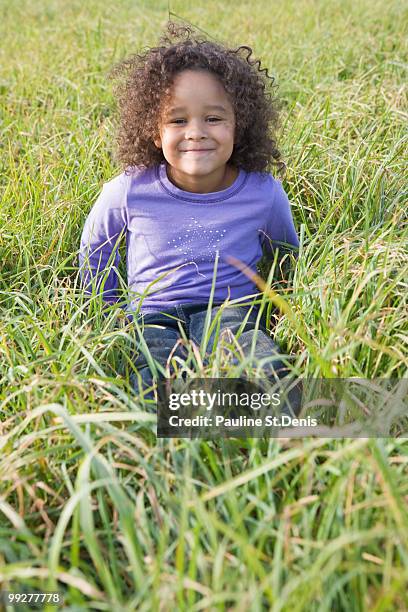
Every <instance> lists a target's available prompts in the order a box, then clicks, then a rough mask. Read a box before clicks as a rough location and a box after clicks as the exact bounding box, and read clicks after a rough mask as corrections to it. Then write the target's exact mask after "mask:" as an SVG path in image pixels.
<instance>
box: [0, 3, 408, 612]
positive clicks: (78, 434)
mask: <svg viewBox="0 0 408 612" xmlns="http://www.w3.org/2000/svg"><path fill="white" fill-rule="evenodd" d="M170 4H171V6H170V8H171V10H172V11H173V12H174V13H175V14H177V15H180V16H182V17H184V18H186V19H188V20H189V21H192V22H193V23H195V24H197V25H198V26H200V27H201V28H202V29H204V30H205V31H207V32H208V33H209V34H211V35H213V36H215V37H216V38H218V39H222V40H226V41H230V42H231V44H233V45H238V44H250V45H253V46H254V48H255V50H256V53H257V54H258V55H259V56H261V58H263V59H264V60H265V62H266V64H267V65H268V66H269V67H270V69H271V72H272V73H273V74H275V75H276V77H277V81H278V83H279V90H278V93H279V95H280V96H281V98H282V101H283V104H284V111H283V126H282V135H281V146H282V149H283V152H284V157H285V159H286V161H287V173H286V177H285V179H284V184H285V188H286V190H287V191H288V193H289V195H290V199H291V202H292V210H293V214H294V217H295V222H296V225H297V228H298V229H299V233H300V235H301V238H302V241H301V242H302V244H301V251H300V255H299V259H298V262H297V264H296V267H295V269H294V272H293V275H292V278H291V281H290V282H289V283H285V282H282V281H280V282H279V283H276V282H275V283H273V284H272V288H273V289H274V290H275V291H277V294H278V295H279V296H280V297H281V298H283V299H284V300H285V303H286V304H287V305H288V308H289V310H286V311H285V308H282V309H279V308H277V305H278V302H277V301H276V300H270V299H269V298H268V297H267V296H266V297H265V296H264V298H263V299H264V302H265V306H266V307H267V308H269V310H270V314H271V323H272V328H273V333H274V336H275V339H276V340H277V341H278V342H280V343H281V344H282V345H283V347H284V348H285V350H286V351H287V352H290V353H291V354H293V355H295V356H296V359H295V361H294V363H293V364H292V368H293V372H294V373H299V374H301V375H302V376H337V377H364V378H375V377H407V338H408V334H407V328H408V326H407V322H408V315H407V313H408V309H407V297H406V296H407V283H406V278H407V270H408V265H407V264H408V255H407V244H408V230H407V215H406V186H405V181H404V178H405V177H404V167H405V165H406V154H405V151H406V130H405V125H406V118H407V115H406V89H405V80H406V66H407V64H406V35H405V34H406V33H405V30H404V23H406V17H407V15H406V10H405V9H404V6H403V4H402V3H400V2H397V1H396V0H395V1H394V0H392V1H391V2H389V3H387V4H384V3H382V2H379V1H378V0H374V1H373V2H368V0H360V1H359V2H351V1H349V0H347V1H346V2H343V3H341V4H340V3H336V2H334V1H333V0H330V1H329V0H325V1H322V2H306V1H304V0H300V1H299V2H294V1H290V2H285V3H268V2H265V1H264V0H256V2H254V3H251V6H249V5H248V4H247V3H244V2H236V3H234V6H228V5H225V6H224V5H219V3H216V2H214V1H212V0H210V1H209V2H207V3H205V5H204V4H202V3H201V4H200V3H193V2H187V1H185V2H181V1H177V2H171V3H170ZM0 17H1V21H0V24H1V25H0V28H1V38H2V42H3V45H2V47H1V49H0V53H1V62H0V66H1V67H0V98H1V100H0V109H1V128H2V139H1V141H0V148H1V154H0V164H1V166H0V168H1V177H2V179H1V195H2V204H1V208H0V214H1V217H0V223H1V230H2V231H1V233H0V257H1V264H2V266H1V275H0V307H1V319H0V385H1V391H0V410H1V413H0V414H1V425H0V427H1V431H0V435H1V441H0V446H1V454H0V478H1V480H0V482H1V494H0V581H1V584H2V588H4V589H9V590H21V589H23V588H25V589H26V590H30V589H38V590H50V589H58V590H60V591H62V592H63V593H64V596H65V602H66V603H65V609H67V610H75V611H77V610H88V609H95V610H112V609H117V610H146V611H148V610H169V609H174V608H176V609H181V610H218V609H219V610H231V609H233V610H243V611H246V610H264V609H271V610H274V611H278V610H291V611H292V610H307V611H309V610H316V611H317V610H319V611H320V610H330V611H331V610H352V611H360V610H361V611H362V610H366V609H372V610H375V611H377V612H379V611H388V610H403V609H406V608H407V607H408V599H407V596H406V591H407V586H408V569H407V566H408V564H407V561H408V549H407V541H408V539H407V536H408V516H407V510H406V501H407V499H408V485H407V478H406V464H407V446H406V443H405V442H404V440H402V439H400V440H398V439H392V438H389V439H383V440H367V439H362V440H347V439H346V440H334V439H304V440H294V439H293V440H287V439H284V440H269V441H265V440H233V439H230V440H218V441H197V440H194V441H187V440H157V439H156V436H155V415H154V414H153V413H152V406H151V405H149V404H148V403H147V402H144V401H143V398H141V397H140V395H139V394H138V393H136V392H135V391H134V390H133V389H132V388H131V385H130V384H129V376H130V375H131V374H132V372H134V366H133V361H134V359H133V355H134V352H135V349H136V346H137V342H138V340H139V338H138V333H137V329H136V328H135V326H133V325H130V324H129V323H128V322H127V321H126V320H125V319H124V318H123V317H121V316H120V315H119V313H118V312H117V311H115V310H111V311H110V312H108V313H107V314H106V316H104V315H103V314H102V312H101V304H100V301H98V299H97V298H92V299H91V300H90V299H89V298H87V297H86V296H84V295H83V294H82V292H81V290H80V286H79V282H78V274H77V250H78V246H79V237H80V233H81V230H82V226H83V223H84V220H85V218H86V215H87V213H88V211H89V209H90V207H91V206H92V203H93V201H94V200H95V198H96V196H97V194H98V193H99V191H100V188H101V185H102V183H103V182H104V181H106V180H108V179H110V178H111V177H112V176H113V175H115V174H116V173H117V172H118V169H117V167H116V166H115V164H114V161H113V157H112V147H113V129H114V119H115V117H114V105H113V100H112V96H111V93H110V86H109V83H108V81H107V78H106V75H107V73H108V71H109V69H110V68H111V66H112V64H113V63H114V62H115V61H117V60H119V59H120V58H122V57H124V56H125V55H128V54H129V53H132V52H134V51H136V50H137V49H139V48H141V47H142V46H146V45H150V44H155V43H156V41H157V38H158V32H159V31H160V30H161V29H162V27H163V26H164V24H165V22H166V19H167V2H161V3H160V2H159V3H153V2H147V1H144V2H142V1H139V2H129V1H127V0H121V1H120V2H118V3H116V4H115V6H114V7H113V5H106V4H104V3H102V2H98V1H96V0H90V1H89V2H87V3H85V4H84V3H82V2H79V0H72V1H71V2H69V3H63V2H61V1H60V0H50V1H47V2H45V1H43V2H37V3H29V2H28V1H26V0H17V1H16V2H14V3H9V2H6V1H5V0H3V1H0ZM268 271H269V270H268V268H263V273H264V278H266V277H267V275H268ZM122 272H123V267H122ZM294 322H295V323H296V324H294ZM186 346H187V348H188V350H189V360H187V362H186V363H175V364H174V365H175V366H176V367H177V368H178V369H179V372H180V371H181V370H183V369H184V371H187V372H188V373H190V374H191V375H198V374H202V373H204V375H211V376H217V375H219V374H220V373H223V372H225V371H227V373H229V374H231V373H233V371H232V370H231V369H229V368H228V366H225V364H224V365H223V362H222V354H221V351H220V350H219V351H218V353H217V351H215V352H214V355H213V356H212V360H210V364H209V365H208V366H205V365H203V366H202V367H201V361H200V360H202V355H200V353H199V352H198V351H197V350H195V349H194V347H193V346H192V345H190V344H189V343H188V341H187V339H186ZM244 365H245V364H244ZM241 366H242V364H241ZM223 368H224V370H223Z"/></svg>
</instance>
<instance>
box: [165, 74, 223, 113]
mask: <svg viewBox="0 0 408 612" xmlns="http://www.w3.org/2000/svg"><path fill="white" fill-rule="evenodd" d="M166 98H167V106H168V105H169V104H176V105H177V104H178V103H180V102H183V101H184V100H186V101H191V102H202V103H203V104H206V103H211V102H216V101H217V102H218V101H222V102H224V104H226V105H227V106H230V105H231V104H230V101H229V96H228V94H227V92H226V91H225V88H224V86H223V84H222V82H221V80H220V78H219V77H218V76H217V75H215V74H213V73H211V72H209V71H207V70H183V71H181V72H179V73H177V74H176V75H175V77H174V79H173V81H172V83H171V85H170V87H169V89H168V91H167V96H166Z"/></svg>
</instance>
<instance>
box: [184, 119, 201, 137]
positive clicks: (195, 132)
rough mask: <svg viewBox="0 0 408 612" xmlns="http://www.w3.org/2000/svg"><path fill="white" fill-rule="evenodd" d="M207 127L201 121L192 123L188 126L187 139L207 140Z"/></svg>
mask: <svg viewBox="0 0 408 612" xmlns="http://www.w3.org/2000/svg"><path fill="white" fill-rule="evenodd" d="M205 136H206V131H205V125H203V123H202V122H201V121H190V122H189V123H188V124H187V125H186V138H194V139H195V138H205Z"/></svg>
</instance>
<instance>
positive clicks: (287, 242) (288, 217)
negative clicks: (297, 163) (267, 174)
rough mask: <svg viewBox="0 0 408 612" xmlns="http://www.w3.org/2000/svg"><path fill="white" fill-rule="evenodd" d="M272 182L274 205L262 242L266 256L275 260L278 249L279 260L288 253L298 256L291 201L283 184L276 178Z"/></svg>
mask: <svg viewBox="0 0 408 612" xmlns="http://www.w3.org/2000/svg"><path fill="white" fill-rule="evenodd" d="M271 178H272V177H271ZM272 181H273V185H272V203H271V207H270V210H269V216H268V218H267V221H266V224H265V229H264V233H263V235H262V236H261V242H262V245H263V247H264V251H265V254H266V255H267V256H268V257H270V258H273V255H274V251H275V250H276V249H279V258H281V257H282V256H283V255H284V254H285V253H288V252H293V254H294V255H295V256H296V255H297V251H298V248H299V239H298V236H297V233H296V230H295V226H294V223H293V217H292V212H291V209H290V203H289V199H288V196H287V195H286V192H285V190H284V189H283V187H282V183H281V182H280V181H278V180H276V179H274V178H272Z"/></svg>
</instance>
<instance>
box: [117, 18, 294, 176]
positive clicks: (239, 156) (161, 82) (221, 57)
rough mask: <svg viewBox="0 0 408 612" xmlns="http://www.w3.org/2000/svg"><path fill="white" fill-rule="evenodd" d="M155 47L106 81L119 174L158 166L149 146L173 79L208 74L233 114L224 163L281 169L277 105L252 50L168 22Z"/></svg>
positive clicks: (124, 64)
mask: <svg viewBox="0 0 408 612" xmlns="http://www.w3.org/2000/svg"><path fill="white" fill-rule="evenodd" d="M166 29H167V34H166V33H165V34H164V35H163V36H162V37H161V38H160V40H159V46H158V47H153V48H149V47H148V48H147V50H146V51H144V52H142V53H139V54H134V55H131V56H130V57H128V58H127V59H125V60H123V61H122V62H120V63H118V64H116V65H115V66H114V67H113V68H112V70H111V72H110V77H111V78H112V79H113V80H116V84H115V87H114V93H115V94H116V96H117V100H118V107H119V125H118V130H117V136H116V140H117V151H116V157H117V160H118V162H119V164H120V165H121V166H123V167H124V168H125V171H126V169H127V168H129V167H130V168H132V167H137V166H139V167H144V168H150V167H152V166H154V165H156V164H160V163H161V162H162V161H164V156H163V152H162V150H161V149H159V148H157V147H156V145H155V144H154V139H155V138H157V137H158V135H159V119H158V118H160V117H161V113H162V112H163V110H164V108H165V107H166V103H167V100H168V99H169V97H170V95H171V87H172V84H173V81H174V78H175V76H176V75H177V73H179V72H181V71H182V70H187V69H193V70H194V69H197V70H200V69H201V70H202V69H204V70H208V71H209V72H211V73H212V74H214V75H215V76H217V77H218V78H219V80H220V81H221V83H222V84H223V86H224V89H225V91H226V93H227V95H229V98H230V100H231V103H232V106H233V109H234V112H235V125H236V128H235V137H234V140H235V144H234V149H233V152H232V155H231V157H230V159H229V163H231V164H232V165H234V166H236V167H238V168H243V169H244V170H246V171H247V172H251V171H252V172H266V171H267V170H268V167H269V165H270V164H272V165H277V166H278V168H279V170H281V169H282V168H283V167H284V163H283V162H282V161H280V158H281V155H280V152H279V150H278V148H277V145H276V140H275V135H276V132H277V129H278V126H279V104H278V101H277V99H276V97H275V96H274V95H272V93H271V92H270V91H268V86H270V87H271V89H272V87H273V83H274V78H273V77H271V76H270V75H269V74H268V70H267V69H266V68H261V62H260V61H259V60H255V59H254V58H252V57H251V56H252V49H251V47H248V46H246V45H242V46H240V47H238V48H237V49H228V48H226V47H225V46H223V45H221V44H219V43H217V42H211V41H208V40H206V39H205V38H203V37H202V36H199V35H196V34H195V33H194V32H193V30H192V28H191V27H189V26H186V25H178V24H175V23H174V22H171V21H169V22H168V23H167V28H166Z"/></svg>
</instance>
